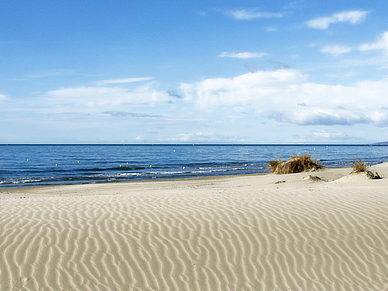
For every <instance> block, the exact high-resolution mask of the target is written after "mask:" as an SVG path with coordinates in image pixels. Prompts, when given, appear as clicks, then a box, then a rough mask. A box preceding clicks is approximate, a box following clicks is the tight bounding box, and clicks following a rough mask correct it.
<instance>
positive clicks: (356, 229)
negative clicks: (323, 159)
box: [0, 164, 388, 291]
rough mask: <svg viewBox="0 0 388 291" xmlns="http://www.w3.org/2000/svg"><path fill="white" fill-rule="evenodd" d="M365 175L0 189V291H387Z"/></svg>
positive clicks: (383, 214)
mask: <svg viewBox="0 0 388 291" xmlns="http://www.w3.org/2000/svg"><path fill="white" fill-rule="evenodd" d="M372 170H374V171H378V173H379V174H380V175H381V176H382V177H383V178H384V179H382V180H371V179H368V178H367V177H366V176H365V175H364V174H351V175H350V174H349V173H350V172H351V169H349V168H342V169H329V170H328V169H326V170H322V171H317V172H313V173H301V174H290V175H272V174H271V175H257V176H234V177H218V178H207V179H188V180H177V181H153V182H134V183H113V184H94V185H73V186H55V187H40V188H23V189H1V190H0V199H1V200H0V290H201V291H203V290H220V291H221V290H222V291H225V290H388V165H387V164H382V165H378V166H374V167H373V169H372ZM309 175H311V176H312V177H313V176H318V177H320V178H321V179H322V180H319V179H312V178H311V177H309ZM316 180H317V181H316ZM323 180H326V181H323Z"/></svg>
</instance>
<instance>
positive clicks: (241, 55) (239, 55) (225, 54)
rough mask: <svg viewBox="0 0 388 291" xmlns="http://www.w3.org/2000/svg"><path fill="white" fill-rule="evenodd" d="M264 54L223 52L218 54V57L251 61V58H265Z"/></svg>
mask: <svg viewBox="0 0 388 291" xmlns="http://www.w3.org/2000/svg"><path fill="white" fill-rule="evenodd" d="M266 55H267V54H266V53H251V52H245V53H228V52H223V53H221V54H219V57H222V58H239V59H253V58H261V57H264V56H266Z"/></svg>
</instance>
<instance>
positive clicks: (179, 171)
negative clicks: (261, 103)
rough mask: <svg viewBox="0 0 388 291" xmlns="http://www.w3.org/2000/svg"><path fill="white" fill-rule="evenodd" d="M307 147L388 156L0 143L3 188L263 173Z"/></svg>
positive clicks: (257, 148)
mask: <svg viewBox="0 0 388 291" xmlns="http://www.w3.org/2000/svg"><path fill="white" fill-rule="evenodd" d="M305 153H309V154H311V156H312V157H313V158H317V159H318V161H319V162H320V163H321V164H323V165H325V166H327V167H346V166H351V162H352V161H353V160H355V159H357V158H360V159H363V160H364V161H365V162H366V163H367V164H369V165H373V164H377V163H382V162H387V161H388V146H377V145H376V146H371V145H328V146H326V145H203V144H198V145H197V144H190V145H0V188H1V187H26V186H45V185H55V184H81V183H106V182H121V181H135V180H155V179H177V178H178V179H179V178H191V177H207V176H220V175H245V174H258V173H266V172H268V169H267V168H266V166H267V164H268V162H269V161H271V160H273V159H276V158H277V157H280V158H281V159H283V160H287V159H288V158H289V157H290V156H291V155H297V154H301V155H304V154H305Z"/></svg>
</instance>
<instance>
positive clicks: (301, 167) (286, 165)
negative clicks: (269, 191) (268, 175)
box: [268, 154, 324, 174]
mask: <svg viewBox="0 0 388 291" xmlns="http://www.w3.org/2000/svg"><path fill="white" fill-rule="evenodd" d="M268 168H269V169H270V170H271V172H272V173H274V174H291V173H301V172H308V171H316V170H318V169H322V168H324V166H323V165H320V164H319V163H318V162H317V159H313V158H311V155H309V154H305V155H304V156H301V155H296V156H291V157H290V158H289V159H288V160H287V161H286V162H284V161H282V160H281V159H280V158H277V160H273V161H270V162H269V163H268Z"/></svg>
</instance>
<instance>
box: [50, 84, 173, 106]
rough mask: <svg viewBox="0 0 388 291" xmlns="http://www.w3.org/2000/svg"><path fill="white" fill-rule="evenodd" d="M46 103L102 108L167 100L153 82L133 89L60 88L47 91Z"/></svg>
mask: <svg viewBox="0 0 388 291" xmlns="http://www.w3.org/2000/svg"><path fill="white" fill-rule="evenodd" d="M45 99H46V102H47V104H51V105H52V106H69V107H71V108H74V107H89V108H93V107H94V108H104V109H108V108H110V107H115V106H119V105H122V104H128V103H135V104H136V103H137V104H140V103H154V102H160V101H168V100H170V97H169V96H168V94H167V93H165V92H161V91H158V90H157V89H156V88H155V86H154V84H153V83H148V84H145V85H143V86H139V87H136V88H135V89H128V88H122V87H78V88H62V89H59V90H54V91H50V92H47V93H46V95H45Z"/></svg>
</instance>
